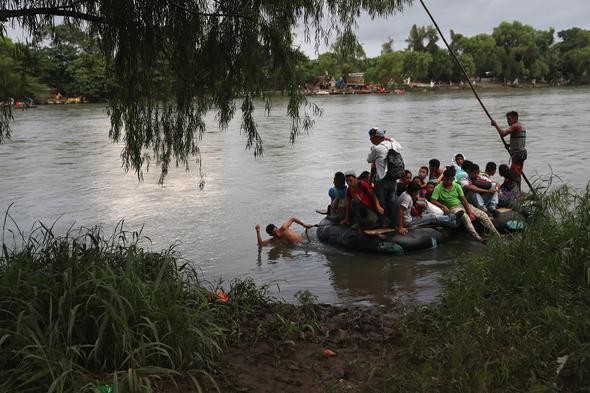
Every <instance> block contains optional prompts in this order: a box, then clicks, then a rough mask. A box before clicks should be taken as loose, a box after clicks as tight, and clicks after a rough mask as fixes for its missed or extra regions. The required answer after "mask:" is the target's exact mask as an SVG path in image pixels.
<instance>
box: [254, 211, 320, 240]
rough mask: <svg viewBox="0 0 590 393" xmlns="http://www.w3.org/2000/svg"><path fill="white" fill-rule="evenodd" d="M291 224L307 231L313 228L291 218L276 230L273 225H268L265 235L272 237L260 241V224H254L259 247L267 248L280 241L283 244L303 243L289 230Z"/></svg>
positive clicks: (299, 236) (296, 234)
mask: <svg viewBox="0 0 590 393" xmlns="http://www.w3.org/2000/svg"><path fill="white" fill-rule="evenodd" d="M293 223H296V224H299V225H301V226H302V227H304V228H306V229H309V228H311V227H313V225H308V224H305V223H304V222H303V221H301V220H299V219H298V218H295V217H291V218H289V219H288V220H287V221H285V222H284V223H283V224H282V225H281V226H280V227H278V228H277V226H276V225H274V224H268V225H267V226H266V233H268V234H269V235H270V236H272V237H271V238H270V239H267V240H262V237H261V236H260V224H256V226H255V227H254V228H255V229H256V240H257V242H258V246H259V247H263V246H268V245H270V244H273V243H274V242H277V241H280V242H282V243H284V244H299V243H303V242H304V240H303V238H302V237H301V235H299V234H298V233H297V232H295V231H294V230H292V229H290V227H291V225H293Z"/></svg>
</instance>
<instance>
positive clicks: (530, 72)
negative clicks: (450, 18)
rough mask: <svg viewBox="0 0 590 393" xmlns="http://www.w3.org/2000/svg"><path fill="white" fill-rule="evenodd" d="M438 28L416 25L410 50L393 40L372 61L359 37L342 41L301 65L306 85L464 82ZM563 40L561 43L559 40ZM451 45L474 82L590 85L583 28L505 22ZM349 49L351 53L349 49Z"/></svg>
mask: <svg viewBox="0 0 590 393" xmlns="http://www.w3.org/2000/svg"><path fill="white" fill-rule="evenodd" d="M439 38H440V37H439V36H438V33H437V31H436V29H435V28H434V27H432V26H426V27H418V26H416V25H414V26H412V28H411V30H410V32H409V35H408V38H407V40H406V43H407V48H406V49H404V50H400V51H394V50H393V40H392V39H391V38H389V39H388V41H387V42H385V43H384V44H383V45H382V50H381V54H380V55H379V56H377V57H374V58H367V57H366V56H365V52H364V50H363V49H362V46H361V45H360V44H359V43H358V42H357V41H355V42H356V43H354V42H352V43H351V42H350V41H354V40H355V38H354V37H352V38H351V37H343V38H342V37H341V38H339V39H337V40H336V42H335V43H334V45H332V47H331V50H330V51H329V52H326V53H322V54H320V55H319V56H318V58H317V59H314V60H309V59H307V60H305V61H303V62H302V63H301V72H302V80H304V81H305V82H308V83H310V82H313V81H314V79H315V78H316V77H317V76H319V75H328V76H330V77H334V78H336V79H338V78H340V77H342V76H344V77H345V76H346V74H347V73H349V72H364V73H365V81H367V82H368V83H381V84H387V83H389V82H391V81H395V82H398V83H399V82H401V81H402V80H404V79H406V78H408V77H409V78H411V80H412V81H422V82H429V81H441V82H449V81H451V82H458V81H460V80H461V79H462V78H463V76H462V74H461V72H460V69H459V68H458V66H457V65H456V64H455V62H454V60H453V59H452V57H451V54H450V53H449V51H448V50H447V49H446V48H441V47H440V46H439V45H437V42H438V40H439ZM556 38H557V40H556ZM450 39H451V40H450V46H451V48H452V49H453V51H455V53H456V54H457V55H458V58H459V59H460V61H461V63H462V64H463V66H464V68H465V70H466V71H467V73H468V74H469V75H470V76H472V77H491V78H493V79H494V80H495V81H497V82H512V81H514V80H515V79H518V80H519V81H532V80H536V81H539V82H547V83H563V82H568V83H574V84H582V83H589V82H590V31H589V30H584V29H580V28H577V27H574V28H571V29H567V30H562V31H559V32H558V33H557V35H556V33H555V30H554V29H549V30H536V29H534V28H533V27H531V26H528V25H524V24H522V23H520V22H518V21H514V22H512V23H509V22H502V23H500V24H499V25H498V26H497V27H495V28H494V29H493V32H492V34H478V35H476V36H473V37H466V36H464V35H462V34H459V33H455V32H454V31H451V34H450ZM347 49H348V50H347Z"/></svg>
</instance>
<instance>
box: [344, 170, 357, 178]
mask: <svg viewBox="0 0 590 393" xmlns="http://www.w3.org/2000/svg"><path fill="white" fill-rule="evenodd" d="M347 176H354V177H356V173H355V171H346V172H344V177H347Z"/></svg>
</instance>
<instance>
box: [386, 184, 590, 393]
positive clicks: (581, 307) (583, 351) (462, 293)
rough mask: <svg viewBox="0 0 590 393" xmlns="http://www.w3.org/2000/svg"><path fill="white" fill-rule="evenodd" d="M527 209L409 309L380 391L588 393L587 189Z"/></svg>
mask: <svg viewBox="0 0 590 393" xmlns="http://www.w3.org/2000/svg"><path fill="white" fill-rule="evenodd" d="M533 213H534V215H533V219H532V221H531V222H530V223H529V225H528V228H527V229H526V230H525V231H524V232H522V233H520V234H518V235H516V236H514V237H513V238H512V239H511V240H509V241H506V240H504V241H502V240H500V241H498V242H496V243H494V244H491V245H489V246H488V249H487V250H486V252H484V254H483V255H481V256H480V257H477V258H476V259H475V260H468V261H459V269H458V273H457V275H456V276H455V277H454V278H453V279H451V280H450V282H449V283H448V285H447V286H446V289H445V293H444V295H443V297H442V301H441V302H440V303H439V304H437V305H435V306H430V307H423V308H420V309H418V310H414V311H413V312H410V313H409V314H408V315H406V317H405V318H404V320H403V321H402V333H403V334H402V341H401V343H400V346H401V349H400V348H395V350H396V351H399V358H396V359H395V361H394V362H393V363H392V364H391V365H390V366H389V367H388V368H387V369H386V370H382V371H383V372H382V376H383V378H384V381H385V382H384V387H385V389H383V390H387V391H399V392H524V391H526V392H551V391H566V392H582V391H590V290H589V285H590V189H589V188H586V190H585V192H582V193H580V194H575V193H573V192H572V191H571V190H570V189H568V188H567V187H561V188H559V189H557V190H554V191H552V192H549V193H547V194H546V195H544V196H543V198H542V199H541V200H540V201H539V202H538V204H537V205H536V208H535V210H534V211H533ZM382 381H383V380H382Z"/></svg>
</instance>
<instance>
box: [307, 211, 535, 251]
mask: <svg viewBox="0 0 590 393" xmlns="http://www.w3.org/2000/svg"><path fill="white" fill-rule="evenodd" d="M493 222H494V225H495V226H496V228H497V229H498V231H499V232H500V233H502V232H515V231H519V230H522V229H523V228H524V226H525V223H524V219H523V218H522V216H521V215H520V214H518V213H516V212H513V211H512V210H508V209H504V211H502V212H500V213H499V214H498V215H497V217H496V218H494V220H493ZM372 232H373V233H372ZM461 232H465V230H464V229H463V228H462V227H460V228H458V229H450V228H444V227H433V228H432V227H423V228H416V229H413V230H411V231H409V232H408V233H407V234H406V235H400V234H398V233H397V232H395V231H389V232H382V233H379V231H360V230H358V229H354V228H351V227H349V226H344V225H339V224H336V223H334V222H332V221H330V220H329V219H327V218H324V219H323V220H322V221H321V222H320V223H319V224H318V228H317V238H318V240H319V241H321V242H322V243H327V244H330V245H333V246H339V247H344V248H348V249H351V250H356V251H363V252H371V253H380V254H398V255H402V254H406V253H408V252H414V251H419V250H426V249H429V248H435V247H437V246H438V245H439V244H442V243H444V242H446V241H448V240H449V239H450V238H451V237H453V236H454V235H455V234H457V233H461Z"/></svg>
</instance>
